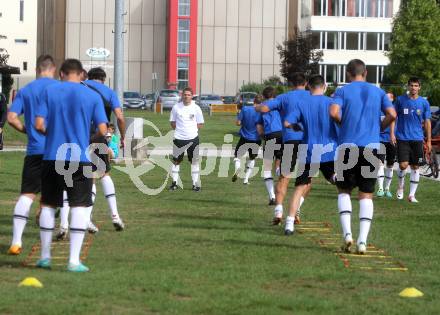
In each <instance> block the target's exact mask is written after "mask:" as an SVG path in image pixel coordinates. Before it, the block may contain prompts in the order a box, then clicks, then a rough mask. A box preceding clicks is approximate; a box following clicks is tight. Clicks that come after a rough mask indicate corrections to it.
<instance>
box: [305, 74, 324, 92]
mask: <svg viewBox="0 0 440 315" xmlns="http://www.w3.org/2000/svg"><path fill="white" fill-rule="evenodd" d="M308 84H309V87H310V88H311V89H316V88H319V87H322V86H324V85H325V79H324V77H323V76H322V75H320V74H316V75H313V76H311V77H310V78H309V82H308Z"/></svg>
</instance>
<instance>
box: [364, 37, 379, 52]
mask: <svg viewBox="0 0 440 315" xmlns="http://www.w3.org/2000/svg"><path fill="white" fill-rule="evenodd" d="M366 49H367V50H377V33H367V48H366Z"/></svg>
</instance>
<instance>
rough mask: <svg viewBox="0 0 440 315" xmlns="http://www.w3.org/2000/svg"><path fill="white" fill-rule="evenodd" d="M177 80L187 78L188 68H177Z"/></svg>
mask: <svg viewBox="0 0 440 315" xmlns="http://www.w3.org/2000/svg"><path fill="white" fill-rule="evenodd" d="M177 79H178V80H188V70H179V71H178V72H177Z"/></svg>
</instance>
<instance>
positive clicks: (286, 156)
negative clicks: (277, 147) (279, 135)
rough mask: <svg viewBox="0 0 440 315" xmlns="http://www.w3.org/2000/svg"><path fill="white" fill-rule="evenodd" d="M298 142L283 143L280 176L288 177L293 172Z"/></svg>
mask: <svg viewBox="0 0 440 315" xmlns="http://www.w3.org/2000/svg"><path fill="white" fill-rule="evenodd" d="M300 142H301V141H300V140H289V141H286V142H284V143H283V146H282V152H283V153H282V156H281V174H282V175H283V176H288V175H290V173H292V172H293V171H294V170H295V166H296V159H297V158H298V149H299V144H300Z"/></svg>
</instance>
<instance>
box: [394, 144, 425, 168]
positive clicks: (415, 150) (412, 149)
mask: <svg viewBox="0 0 440 315" xmlns="http://www.w3.org/2000/svg"><path fill="white" fill-rule="evenodd" d="M397 161H398V162H399V163H402V162H409V164H410V165H421V164H423V141H402V140H397Z"/></svg>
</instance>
